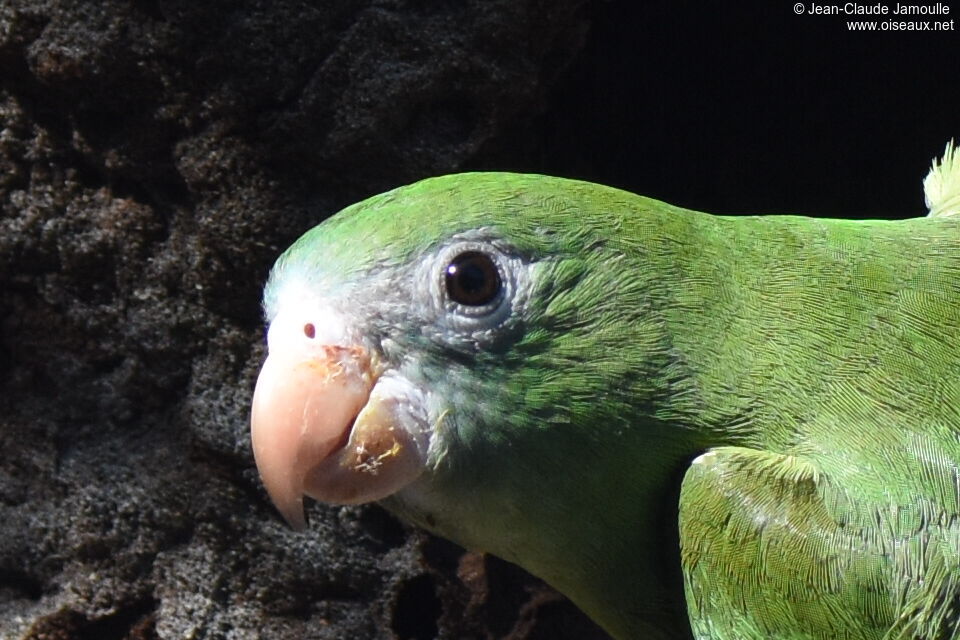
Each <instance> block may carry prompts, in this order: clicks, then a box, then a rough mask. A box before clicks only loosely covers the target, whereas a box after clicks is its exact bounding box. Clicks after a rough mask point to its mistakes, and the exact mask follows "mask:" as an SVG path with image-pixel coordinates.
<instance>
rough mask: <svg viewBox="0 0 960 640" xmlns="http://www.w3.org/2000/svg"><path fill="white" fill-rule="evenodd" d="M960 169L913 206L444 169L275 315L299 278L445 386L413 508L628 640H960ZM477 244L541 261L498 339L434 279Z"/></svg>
mask: <svg viewBox="0 0 960 640" xmlns="http://www.w3.org/2000/svg"><path fill="white" fill-rule="evenodd" d="M953 158H954V156H952V155H950V151H949V148H948V155H947V157H946V158H945V159H944V161H943V164H942V166H944V167H948V166H949V167H953V168H952V169H949V170H940V171H946V173H943V174H942V175H941V174H938V176H939V177H937V178H936V179H935V180H934V181H933V182H936V184H935V185H934V186H930V187H928V199H929V198H930V193H934V192H935V195H934V201H935V202H934V203H933V204H931V215H930V216H929V217H924V218H916V219H909V220H901V221H878V220H873V221H859V222H857V221H847V220H821V219H813V218H805V217H799V216H752V217H722V216H712V215H708V214H704V213H699V212H694V211H688V210H684V209H681V208H678V207H674V206H671V205H668V204H665V203H662V202H658V201H656V200H652V199H649V198H643V197H640V196H635V195H632V194H629V193H626V192H623V191H618V190H616V189H612V188H608V187H603V186H599V185H594V184H588V183H584V182H577V181H571V180H563V179H558V178H549V177H545V176H533V175H516V174H504V173H477V174H462V175H454V176H445V177H441V178H435V179H431V180H425V181H423V182H420V183H417V184H415V185H412V186H409V187H404V188H401V189H397V190H394V191H391V192H389V193H386V194H383V195H380V196H376V197H374V198H371V199H370V200H367V201H364V202H362V203H359V204H357V205H354V206H352V207H350V208H348V209H346V210H344V211H343V212H341V213H339V214H338V215H336V216H334V217H333V218H331V219H330V220H328V221H326V222H324V223H323V224H321V225H320V226H318V227H317V228H315V229H313V230H312V231H310V232H308V233H307V234H306V235H305V236H304V237H303V238H301V239H300V240H299V241H298V242H297V243H296V244H295V245H293V246H292V247H291V248H290V249H289V250H288V251H287V253H285V254H284V256H283V257H281V259H280V260H279V261H278V264H277V266H276V268H275V270H274V272H273V274H272V276H271V281H270V283H269V285H268V288H267V291H266V294H265V304H266V307H267V313H268V317H271V316H272V314H273V313H275V308H276V306H277V299H278V297H279V296H280V294H281V292H282V290H283V289H284V288H285V287H286V286H288V285H289V283H290V282H291V281H297V282H300V283H304V284H306V286H308V287H309V288H311V289H312V290H314V291H317V292H318V294H323V295H326V296H330V297H332V298H334V299H336V300H339V301H340V304H341V307H342V308H349V309H353V310H355V312H356V314H357V315H356V316H355V317H354V318H353V320H354V321H355V322H356V324H357V326H358V327H360V328H362V330H363V331H364V332H365V333H364V335H365V336H367V338H368V339H369V340H370V345H371V346H372V348H380V349H382V350H383V354H384V358H385V359H386V360H387V361H389V362H390V363H391V365H392V366H395V367H396V368H397V370H398V371H400V372H401V373H402V374H403V375H405V376H406V377H407V378H408V379H410V380H412V381H413V382H414V383H415V384H417V385H418V386H419V387H421V388H423V389H426V390H429V396H430V402H431V403H432V404H431V407H432V409H433V411H434V414H435V415H436V416H437V417H436V423H435V425H434V435H433V440H432V443H431V448H430V457H429V460H428V464H427V468H426V469H425V471H424V473H423V474H422V475H421V476H420V478H419V479H418V480H416V481H415V482H414V483H413V484H412V485H410V486H409V487H407V488H405V489H403V490H401V491H400V492H399V493H397V494H396V495H394V496H392V497H391V498H389V499H387V500H386V501H384V504H385V505H386V506H387V507H388V508H390V509H393V510H394V511H396V512H397V513H398V514H400V515H402V516H404V517H406V518H408V519H410V520H411V521H413V522H415V523H417V524H419V525H421V526H423V527H425V528H428V529H430V530H431V531H434V532H436V533H438V534H440V535H443V536H446V537H449V538H452V539H453V540H455V541H457V542H459V543H461V544H463V545H465V546H467V547H470V548H473V549H480V550H485V551H489V552H492V553H495V554H497V555H500V556H502V557H504V558H506V559H508V560H511V561H513V562H516V563H518V564H520V565H522V566H524V567H525V568H527V569H528V570H530V571H531V572H533V573H535V574H537V575H540V576H542V577H543V578H544V579H546V580H547V581H548V582H550V583H551V584H553V585H554V586H555V587H557V588H558V589H559V590H561V591H562V592H564V593H565V594H567V595H568V596H570V597H571V598H572V599H573V600H574V601H575V602H576V603H577V604H578V605H579V606H580V607H582V608H583V609H584V611H586V612H587V614H588V615H590V616H591V617H593V618H594V619H595V620H596V621H597V622H599V623H600V624H601V625H602V626H604V627H605V628H606V629H607V630H608V631H609V632H610V633H611V634H612V635H613V636H614V637H616V638H676V637H683V634H684V633H689V631H687V630H688V629H691V628H692V630H693V634H694V636H695V637H698V638H723V639H731V640H732V639H734V638H809V639H814V638H890V639H892V638H928V639H933V638H952V637H957V636H958V635H960V631H958V625H960V623H958V620H960V472H958V469H960V338H958V334H960V329H958V326H960V216H953V215H949V212H948V211H947V209H944V208H942V207H941V204H940V203H949V202H953V200H952V199H955V198H956V189H957V186H956V185H957V183H958V181H960V180H958V178H957V175H958V170H957V168H956V167H957V165H958V163H957V162H956V161H955V160H954V159H953ZM934 171H935V172H936V171H938V169H936V167H935V170H934ZM950 172H952V173H950ZM951 181H952V182H951ZM933 182H930V184H933ZM951 184H952V185H953V186H950V185H951ZM943 185H947V186H946V187H943ZM938 190H939V191H938ZM943 206H946V205H943ZM938 207H941V208H938ZM947 208H949V207H947ZM455 238H467V239H468V240H470V239H472V240H470V241H476V242H480V243H485V246H491V247H496V250H497V251H500V252H502V253H503V255H504V256H507V257H508V258H510V259H511V260H515V261H516V264H517V265H522V266H518V267H517V268H518V269H522V270H524V273H525V274H526V275H524V276H523V277H524V278H525V279H522V281H523V282H525V283H526V284H527V286H528V288H527V289H524V290H522V291H520V290H518V292H517V294H516V295H517V301H518V302H517V304H516V307H515V308H513V310H512V313H511V315H510V317H509V319H508V320H506V321H505V324H504V327H501V328H500V329H498V330H497V331H498V332H497V333H495V334H492V335H493V337H491V338H490V339H489V342H488V343H487V342H484V343H480V342H471V341H469V340H468V341H464V340H459V341H457V340H454V338H453V333H452V331H451V330H447V329H444V328H443V327H445V326H447V325H443V326H442V327H441V325H438V324H437V323H438V322H440V320H438V319H437V318H438V317H440V316H437V314H441V316H442V313H443V311H442V310H441V311H436V310H434V311H429V309H432V308H433V307H430V304H429V301H426V300H422V299H419V298H418V295H417V293H416V292H417V291H421V290H425V289H422V288H420V289H418V288H417V287H416V286H415V284H416V283H414V282H413V281H414V280H416V278H419V277H421V275H422V273H421V271H418V270H417V268H415V265H417V264H424V263H423V262H422V261H423V259H424V256H431V255H435V254H437V252H440V251H442V250H443V248H444V247H446V246H448V245H449V244H450V243H451V242H452V240H451V239H455ZM428 277H433V276H428ZM518 281H519V280H518ZM431 313H433V314H434V315H430V314H431ZM441 319H442V318H441ZM437 327H441V328H437Z"/></svg>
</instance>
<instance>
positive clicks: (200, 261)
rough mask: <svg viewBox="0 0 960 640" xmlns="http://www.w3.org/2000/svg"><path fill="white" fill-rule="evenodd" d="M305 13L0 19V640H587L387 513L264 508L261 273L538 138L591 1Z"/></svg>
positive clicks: (269, 10)
mask: <svg viewBox="0 0 960 640" xmlns="http://www.w3.org/2000/svg"><path fill="white" fill-rule="evenodd" d="M323 4H324V6H322V7H317V8H311V7H309V6H306V5H305V4H304V3H302V2H294V1H292V0H290V1H280V2H257V1H246V2H234V1H232V0H231V1H230V2H226V1H219V2H218V1H210V2H194V1H192V0H189V1H188V0H183V1H177V0H174V1H169V0H164V1H162V2H154V1H146V2H135V3H131V2H125V1H120V0H105V1H103V2H94V3H91V2H82V1H79V0H77V1H70V0H67V1H65V2H54V1H50V2H43V1H38V0H22V1H18V0H15V1H13V2H5V3H3V4H2V5H0V7H2V8H0V78H2V84H0V125H2V127H0V128H2V133H0V202H2V207H3V209H2V219H0V290H2V294H0V319H2V342H0V350H2V351H0V359H2V370H0V385H2V398H0V449H2V451H3V452H4V454H3V456H2V459H0V637H2V638H18V637H23V638H30V639H35V640H40V639H70V638H97V639H100V638H131V639H133V638H154V637H160V638H434V637H444V638H488V637H504V636H506V635H510V634H511V632H513V637H516V638H534V637H559V636H556V635H555V634H554V633H553V631H551V629H553V630H554V631H555V630H556V625H557V624H562V625H564V626H566V627H568V629H569V631H568V633H570V632H572V633H574V637H586V635H589V633H590V631H587V630H586V629H589V624H588V623H586V622H585V621H584V620H583V618H582V617H581V616H580V615H579V614H578V613H577V612H576V611H575V610H574V609H573V608H572V607H571V606H570V605H569V604H568V603H565V601H562V600H560V599H558V598H557V596H556V595H555V594H553V593H552V592H550V591H549V590H547V589H545V588H544V587H542V586H541V585H540V584H539V583H537V582H536V581H533V580H531V579H530V578H529V577H526V576H525V575H524V574H522V573H521V572H519V571H518V570H515V569H513V568H512V567H508V566H506V565H504V564H503V563H500V562H498V561H495V560H490V559H482V558H479V557H475V556H472V555H466V556H461V554H462V552H461V551H460V550H459V549H457V548H456V547H453V546H452V545H450V544H448V543H445V542H442V541H437V540H432V539H429V538H427V537H425V536H423V535H421V534H419V533H415V532H411V531H409V530H407V529H406V528H404V527H403V526H402V525H400V524H399V523H397V522H396V521H395V520H394V519H393V518H392V517H390V516H389V515H387V514H386V513H385V512H383V511H382V510H380V509H379V508H378V507H365V508H349V509H330V508H319V507H318V508H316V509H315V510H314V511H313V512H312V514H311V516H312V527H311V530H310V532H309V533H308V534H306V535H298V534H295V533H293V532H291V531H290V530H289V529H287V527H285V526H284V525H283V524H282V523H281V522H280V521H278V519H277V516H276V514H275V513H274V512H273V510H272V509H271V508H270V507H269V506H268V503H267V501H266V500H265V496H264V493H263V491H262V489H261V487H260V485H259V482H258V479H257V474H256V471H255V469H254V468H253V466H252V457H251V452H250V447H249V437H248V435H247V429H248V423H247V420H248V415H249V414H248V405H249V400H250V393H251V388H252V383H253V380H254V376H255V373H256V370H257V368H258V366H259V362H260V361H261V359H262V357H263V347H262V335H263V334H262V332H263V328H262V326H261V319H260V309H259V305H258V301H259V296H260V287H261V285H262V282H263V280H264V278H265V276H266V272H267V270H268V268H269V266H270V264H271V263H272V261H273V260H274V259H275V257H276V256H277V255H278V253H279V252H280V250H281V249H283V248H284V247H285V246H286V245H288V244H289V243H290V242H291V241H292V240H293V239H294V238H295V237H296V236H297V235H299V234H300V233H301V232H302V231H304V230H306V229H307V228H309V227H310V226H312V225H313V224H315V223H316V222H318V221H319V220H320V219H321V218H322V217H323V216H325V215H329V214H330V213H331V212H333V211H335V210H337V209H338V208H339V207H340V206H342V205H344V204H347V203H349V202H351V201H354V200H357V199H360V198H362V197H365V196H367V195H371V194H373V193H375V192H377V191H381V190H383V189H385V188H387V187H392V186H395V185H397V184H401V183H405V182H410V181H412V180H415V179H417V178H420V177H424V176H426V175H430V174H438V173H445V172H450V171H453V170H456V169H457V168H458V167H459V166H460V165H461V164H462V163H463V162H464V161H466V160H467V159H469V158H471V157H473V156H474V155H475V154H476V152H477V150H478V149H479V148H481V147H482V146H483V145H484V144H486V143H487V142H488V141H489V140H490V139H492V138H494V137H495V136H497V135H498V134H500V133H501V132H502V131H503V130H504V128H505V127H507V126H508V125H511V124H515V123H516V122H517V121H519V120H520V119H522V118H524V117H527V116H529V115H530V114H532V113H534V112H536V111H537V110H538V109H539V108H540V106H541V104H542V99H543V95H544V91H545V89H546V87H548V86H549V85H550V83H551V82H553V80H554V79H555V78H556V77H557V75H558V74H559V73H560V71H561V70H562V69H563V68H564V67H565V66H566V65H567V63H568V62H569V60H570V59H571V58H572V56H574V55H575V54H576V52H577V51H578V50H579V49H580V47H581V45H582V41H583V36H584V33H585V22H584V19H583V17H582V16H581V15H580V13H579V5H580V4H581V2H580V0H569V1H566V2H551V3H541V2H536V1H524V2H517V1H515V0H502V1H494V2H489V1H487V0H477V1H475V2H458V3H444V2H422V1H421V2H415V1H409V2H408V1H403V0H397V1H370V0H348V1H344V2H328V3H323ZM541 618H543V620H541V621H540V622H538V619H541ZM550 625H553V626H552V627H551V626H550ZM578 629H579V630H580V631H578Z"/></svg>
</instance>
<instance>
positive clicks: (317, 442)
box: [250, 345, 426, 529]
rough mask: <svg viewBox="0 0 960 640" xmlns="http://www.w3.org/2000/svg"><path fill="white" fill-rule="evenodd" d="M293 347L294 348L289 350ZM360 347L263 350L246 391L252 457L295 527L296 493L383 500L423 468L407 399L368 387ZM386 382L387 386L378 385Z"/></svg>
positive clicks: (368, 366)
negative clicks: (249, 398)
mask: <svg viewBox="0 0 960 640" xmlns="http://www.w3.org/2000/svg"><path fill="white" fill-rule="evenodd" d="M293 351H299V352H297V353H293ZM378 377H379V372H378V371H377V366H376V364H375V363H374V362H373V361H372V358H371V356H370V354H369V352H368V351H367V350H366V349H365V348H363V347H360V346H349V347H342V346H329V345H323V346H319V347H314V348H312V349H310V350H309V353H308V354H305V353H303V351H300V350H294V349H290V350H282V349H278V350H274V351H271V353H270V355H269V356H268V357H267V359H266V361H265V362H264V363H263V368H262V369H261V371H260V377H259V379H258V380H257V387H256V390H255V391H254V394H253V410H252V414H251V420H250V427H251V437H252V440H253V455H254V458H255V459H256V462H257V468H258V469H259V471H260V477H261V479H262V480H263V484H264V486H265V487H266V488H267V493H269V494H270V498H271V500H273V503H274V504H275V505H276V507H277V509H278V510H279V511H280V513H281V514H282V515H283V517H284V519H286V521H287V522H288V523H289V524H290V526H291V527H293V528H295V529H303V528H304V527H305V526H306V521H305V519H304V515H303V496H304V495H308V496H311V497H313V498H316V499H318V500H323V501H325V502H333V503H339V504H351V503H361V502H369V501H372V500H379V499H380V498H384V497H386V496H388V495H390V494H391V493H393V492H394V491H396V490H397V489H399V488H400V487H402V486H404V485H405V484H407V483H409V482H410V481H412V480H413V479H414V478H416V476H417V475H419V473H420V471H421V470H422V468H423V459H424V450H425V448H426V447H425V445H424V439H423V437H422V434H420V433H417V432H416V429H414V430H411V429H409V428H406V427H408V426H409V424H410V423H411V420H410V419H409V416H408V415H407V414H406V413H405V411H406V409H407V407H408V405H409V402H407V401H403V400H398V399H397V398H395V397H393V396H391V395H390V393H389V391H381V390H379V388H375V385H376V383H377V380H378ZM386 386H389V385H386Z"/></svg>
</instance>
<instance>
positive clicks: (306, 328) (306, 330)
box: [303, 322, 317, 340]
mask: <svg viewBox="0 0 960 640" xmlns="http://www.w3.org/2000/svg"><path fill="white" fill-rule="evenodd" d="M303 335H305V336H307V337H308V338H310V339H311V340H313V339H314V337H316V335H317V328H316V327H315V326H313V323H312V322H308V323H307V324H305V325H303Z"/></svg>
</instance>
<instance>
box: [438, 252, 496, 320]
mask: <svg viewBox="0 0 960 640" xmlns="http://www.w3.org/2000/svg"><path fill="white" fill-rule="evenodd" d="M444 284H445V286H446V288H447V295H449V296H450V299H451V300H453V301H454V302H457V303H459V304H462V305H465V306H468V307H479V306H483V305H486V304H490V303H491V302H493V300H495V299H496V297H497V296H498V295H499V294H500V290H501V289H502V288H503V281H502V280H501V279H500V270H499V269H497V265H496V264H495V263H494V262H493V259H492V258H491V257H490V256H488V255H487V254H485V253H481V252H480V251H464V252H463V253H461V254H458V255H457V256H456V257H454V258H453V260H451V261H450V264H448V265H447V268H446V270H445V273H444Z"/></svg>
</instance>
